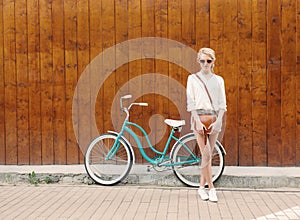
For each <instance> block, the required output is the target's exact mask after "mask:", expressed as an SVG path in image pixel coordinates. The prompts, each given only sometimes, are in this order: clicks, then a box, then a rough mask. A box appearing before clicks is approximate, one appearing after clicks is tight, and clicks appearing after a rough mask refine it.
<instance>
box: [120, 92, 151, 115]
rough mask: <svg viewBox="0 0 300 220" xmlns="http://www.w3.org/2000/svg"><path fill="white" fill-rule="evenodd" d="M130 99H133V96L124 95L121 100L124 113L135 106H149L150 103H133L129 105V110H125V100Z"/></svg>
mask: <svg viewBox="0 0 300 220" xmlns="http://www.w3.org/2000/svg"><path fill="white" fill-rule="evenodd" d="M130 98H132V95H130V94H128V95H124V96H122V97H121V98H120V106H121V110H122V111H125V112H126V111H129V110H130V108H131V107H132V106H133V105H139V106H148V103H146V102H133V103H131V104H130V105H129V107H128V108H123V99H130Z"/></svg>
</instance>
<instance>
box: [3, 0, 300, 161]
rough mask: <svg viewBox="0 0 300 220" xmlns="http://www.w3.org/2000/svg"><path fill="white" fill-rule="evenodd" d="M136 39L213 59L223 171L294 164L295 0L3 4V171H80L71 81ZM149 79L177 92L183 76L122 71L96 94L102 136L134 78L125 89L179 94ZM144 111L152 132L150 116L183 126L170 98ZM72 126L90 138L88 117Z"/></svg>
mask: <svg viewBox="0 0 300 220" xmlns="http://www.w3.org/2000/svg"><path fill="white" fill-rule="evenodd" d="M139 37H163V38H168V39H172V40H176V41H178V42H181V43H183V44H185V45H188V46H190V47H191V48H193V49H194V50H198V49H199V48H201V47H212V48H213V49H215V51H216V55H217V62H216V67H215V71H216V73H217V74H219V75H221V76H223V77H224V79H225V85H226V93H227V102H228V113H227V130H226V133H225V138H224V145H225V148H226V151H227V156H226V162H227V165H240V166H252V165H255V166H299V165H300V0H296V1H295V0H234V1H233V0H188V1H186V0H115V1H111V0H52V1H48V0H0V164H78V163H82V162H83V155H82V152H81V151H80V149H79V147H78V145H77V143H76V138H75V133H74V130H73V123H72V104H73V103H72V102H73V95H74V90H75V87H76V84H77V82H78V79H79V77H80V76H81V74H82V72H83V70H84V69H85V67H86V66H87V65H88V64H89V63H90V62H91V61H92V60H93V59H94V58H95V57H96V56H97V55H99V54H100V53H101V52H103V51H104V50H105V49H108V48H110V47H112V46H114V45H116V44H118V43H121V42H124V41H126V40H130V39H135V38H139ZM161 46H165V45H161ZM140 52H142V51H140ZM137 53H138V52H137ZM131 55H132V54H128V57H127V58H129V57H130V56H131ZM156 56H157V57H159V56H160V54H156ZM183 58H184V54H180V53H179V54H178V60H181V59H183ZM116 59H118V56H116ZM117 61H118V60H116V61H112V62H117ZM102 68H106V67H105V66H104V67H102ZM146 73H159V74H162V75H164V76H168V77H170V78H172V79H174V80H176V81H177V82H179V83H181V84H182V85H183V86H185V85H186V80H187V77H188V74H189V73H188V72H187V71H186V70H184V69H182V68H181V67H180V66H178V65H175V64H173V63H169V62H166V61H163V60H159V59H139V60H134V61H131V62H128V63H127V64H124V65H122V66H121V67H119V68H118V69H116V70H115V71H114V72H112V73H111V74H110V75H109V77H108V78H107V79H106V81H105V83H104V85H103V86H102V87H101V89H100V90H99V93H98V96H97V108H96V115H97V117H96V118H97V126H98V129H99V132H104V131H106V130H108V129H112V121H111V112H110V109H111V108H110V106H112V102H113V98H114V96H115V94H117V92H118V90H119V89H120V88H121V87H122V86H123V85H125V84H126V83H127V82H128V81H130V80H131V79H133V78H136V77H140V81H138V83H136V84H135V85H134V88H130V89H137V90H141V92H142V90H143V88H145V86H153V87H154V88H161V87H163V91H164V93H165V94H167V93H168V92H173V91H174V88H170V85H171V84H170V85H163V84H161V82H160V81H159V80H158V78H157V77H158V76H156V75H152V78H151V80H148V79H147V81H146V78H145V77H144V76H145V75H144V74H146ZM143 79H144V80H143ZM87 89H88V88H87ZM175 91H176V90H175ZM79 96H80V91H79ZM81 98H82V99H81V100H82V101H83V102H89V100H90V97H81ZM139 100H141V101H144V102H148V103H149V107H148V108H147V110H145V109H138V108H136V109H134V110H133V111H132V118H133V119H134V120H135V121H136V122H138V123H140V124H141V125H143V126H144V127H145V128H146V131H147V132H150V130H151V129H150V127H149V125H148V121H149V119H150V117H151V116H152V115H153V114H160V115H162V116H163V117H165V118H166V117H173V118H178V117H179V114H178V111H177V109H176V108H175V106H174V104H173V103H172V102H171V101H170V100H168V97H164V96H161V95H158V94H155V93H151V94H146V95H144V96H142V97H140V98H139ZM139 100H138V101H139ZM176 100H178V101H183V102H185V97H182V95H181V94H178V96H177V97H176ZM115 110H116V111H117V109H115ZM77 122H78V124H80V125H81V126H84V128H86V129H87V131H89V129H90V126H89V124H90V123H91V119H90V118H89V117H88V116H86V115H80V118H78V119H77ZM118 126H120V122H118ZM155 126H156V127H155V130H156V131H157V132H158V133H157V134H158V135H159V134H160V133H162V132H163V130H162V129H161V127H159V126H158V125H157V124H156V125H155ZM77 135H79V136H80V135H81V134H77ZM93 135H94V134H91V137H92V136H93ZM165 140H166V137H164V138H163V141H165ZM161 143H162V142H161ZM161 143H159V145H157V147H158V148H159V149H160V150H162V148H163V144H161ZM146 152H147V153H149V154H150V151H149V149H146ZM136 157H137V160H138V161H139V162H144V161H143V159H142V158H141V156H140V154H139V153H138V152H136Z"/></svg>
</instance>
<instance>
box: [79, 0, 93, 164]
mask: <svg viewBox="0 0 300 220" xmlns="http://www.w3.org/2000/svg"><path fill="white" fill-rule="evenodd" d="M77 13H78V14H77V45H78V46H77V56H78V61H77V63H78V73H77V75H78V79H79V77H80V76H81V74H82V72H83V71H84V69H85V68H86V66H87V65H88V64H89V62H90V57H89V43H90V41H89V2H88V0H80V1H78V2H77ZM85 85H86V86H84V87H80V88H79V89H78V97H79V98H80V100H81V101H82V102H80V103H79V105H80V108H79V126H80V127H81V128H83V129H84V130H85V131H87V133H88V134H89V136H88V137H81V135H82V134H81V133H79V138H87V139H89V140H91V118H90V117H89V115H85V114H82V113H81V112H80V110H82V108H85V107H88V106H90V105H89V103H90V96H88V97H87V96H83V95H82V93H81V92H82V90H85V91H89V90H90V85H91V84H90V80H87V82H85ZM84 93H85V94H86V93H87V94H90V92H84ZM89 110H90V111H91V109H89ZM83 161H84V158H83V152H81V151H79V162H80V163H83Z"/></svg>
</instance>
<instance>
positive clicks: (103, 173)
mask: <svg viewBox="0 0 300 220" xmlns="http://www.w3.org/2000/svg"><path fill="white" fill-rule="evenodd" d="M116 140H117V136H116V135H114V134H103V135H100V136H99V137H97V138H95V139H94V140H93V141H92V142H91V143H90V145H89V146H88V149H87V151H86V154H85V158H84V165H85V169H86V171H87V173H88V175H89V176H90V177H91V178H92V179H93V180H94V181H95V182H96V183H98V184H101V185H106V186H109V185H114V184H117V183H119V182H121V181H122V180H123V179H124V178H125V177H126V176H127V175H128V173H129V171H130V169H131V167H132V163H133V156H132V152H131V149H130V148H129V147H128V145H127V144H126V142H125V141H124V140H123V139H121V138H120V139H119V140H118V143H116V144H117V145H116V146H115V148H114V149H115V150H116V151H113V150H112V147H113V146H114V143H115V142H116Z"/></svg>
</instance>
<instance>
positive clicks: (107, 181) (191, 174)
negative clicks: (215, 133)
mask: <svg viewBox="0 0 300 220" xmlns="http://www.w3.org/2000/svg"><path fill="white" fill-rule="evenodd" d="M131 97H132V96H131V95H125V96H123V97H121V98H120V107H121V110H122V111H123V112H125V113H126V118H125V119H124V122H123V125H122V128H121V130H120V132H116V131H108V132H107V133H105V134H101V135H99V136H98V137H96V138H95V139H94V140H93V141H91V143H90V144H89V146H88V148H87V151H86V154H85V158H84V164H85V169H86V171H87V173H88V175H89V176H90V177H91V178H92V179H93V180H94V181H95V182H96V183H98V184H101V185H106V186H109V185H114V184H117V183H120V182H121V181H122V180H124V179H125V178H126V177H127V175H128V174H129V173H130V170H131V168H132V165H133V164H134V163H135V154H134V151H133V148H132V145H131V143H130V141H129V140H128V139H127V138H125V136H124V134H125V132H127V133H128V134H129V135H130V136H131V137H132V138H133V140H134V141H135V142H136V144H137V147H138V149H139V151H140V153H141V155H142V156H143V158H145V160H146V161H148V162H149V163H150V164H151V165H152V166H153V167H154V168H157V169H161V168H170V169H173V171H174V174H175V175H176V177H177V178H178V179H179V180H180V181H181V182H182V183H184V184H185V185H187V186H191V187H199V182H200V169H201V154H200V150H199V148H198V145H197V141H196V137H195V136H194V134H193V133H189V134H186V135H184V136H182V137H180V138H177V137H176V136H175V132H180V131H181V129H182V126H184V125H185V121H184V120H172V119H165V123H166V124H167V125H169V126H171V127H172V129H171V131H170V134H169V137H168V139H167V142H166V144H165V147H164V149H163V151H162V152H161V151H158V150H157V149H155V148H154V147H153V145H152V144H151V142H150V139H149V137H148V135H147V133H146V131H145V130H144V129H143V128H142V127H141V126H140V125H138V124H136V123H133V122H130V120H129V116H130V109H131V107H132V106H135V105H137V106H148V103H144V102H141V103H136V102H133V103H131V104H130V105H129V107H123V100H124V99H130V98H131ZM132 127H135V128H137V129H138V130H140V131H141V132H142V134H143V135H144V136H145V139H146V144H147V145H148V147H149V148H150V149H151V150H152V151H153V152H154V153H155V156H154V157H149V156H148V155H147V154H146V153H145V151H144V148H143V146H142V143H141V140H140V139H139V137H138V135H137V134H136V133H135V132H134V131H133V130H132V129H131V128H132ZM132 138H130V140H132ZM172 140H174V141H175V144H173V146H172V148H171V151H170V153H168V150H169V148H170V143H171V142H172ZM174 141H173V143H174ZM214 149H215V150H214V151H215V152H214V154H213V157H212V175H213V176H212V178H213V182H215V181H217V180H218V179H219V178H220V176H221V175H222V173H223V170H224V165H225V157H224V156H225V154H226V152H225V150H224V147H223V146H222V144H221V143H220V142H218V141H217V143H216V145H215V147H214Z"/></svg>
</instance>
